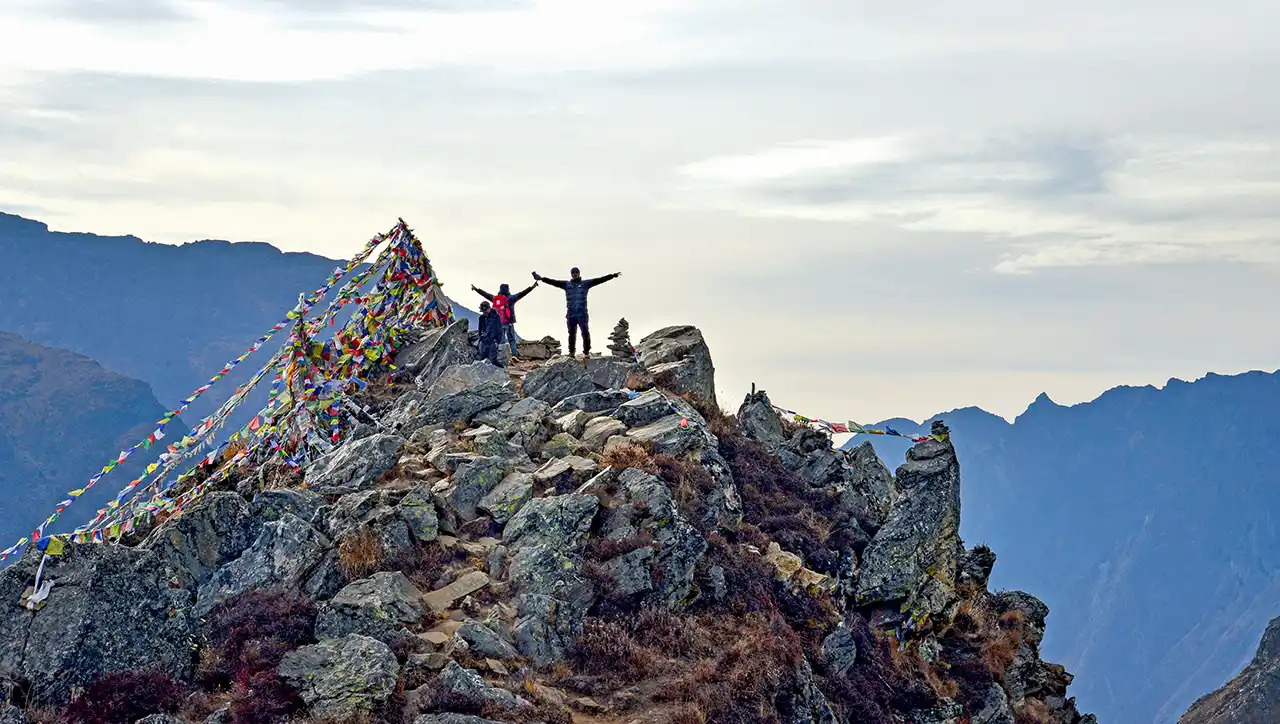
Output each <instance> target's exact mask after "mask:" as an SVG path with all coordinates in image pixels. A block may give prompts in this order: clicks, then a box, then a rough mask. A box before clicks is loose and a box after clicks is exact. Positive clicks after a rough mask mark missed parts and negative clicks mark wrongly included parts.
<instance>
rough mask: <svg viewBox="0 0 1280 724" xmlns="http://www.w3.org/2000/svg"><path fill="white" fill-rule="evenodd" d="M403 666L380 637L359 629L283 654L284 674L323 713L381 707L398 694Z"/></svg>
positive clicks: (340, 713) (345, 714) (353, 712)
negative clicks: (366, 634)
mask: <svg viewBox="0 0 1280 724" xmlns="http://www.w3.org/2000/svg"><path fill="white" fill-rule="evenodd" d="M399 675H400V666H399V664H397V663H396V657H395V654H392V653H391V649H389V648H387V645H386V644H384V643H382V642H381V641H377V640H375V639H371V638H369V637H367V636H361V635H359V634H349V635H347V636H345V637H343V638H340V639H329V640H327V641H321V642H320V643H318V644H315V645H314V646H304V647H302V648H300V649H298V650H296V651H292V652H290V653H288V654H286V655H285V657H284V659H283V660H282V661H281V662H280V678H281V679H283V680H284V681H285V682H286V683H288V684H290V685H291V686H293V688H295V689H297V690H298V692H299V693H300V694H301V696H302V699H303V701H305V702H306V703H307V706H308V707H310V708H311V710H312V711H313V712H315V713H316V714H318V715H320V716H332V717H339V718H341V717H356V716H360V715H362V714H364V715H367V714H372V713H375V712H377V711H379V710H380V709H381V708H382V706H383V705H384V704H386V703H387V700H389V699H390V698H391V695H392V694H394V693H395V690H396V681H397V680H398V679H399Z"/></svg>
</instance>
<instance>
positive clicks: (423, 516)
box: [396, 485, 440, 543]
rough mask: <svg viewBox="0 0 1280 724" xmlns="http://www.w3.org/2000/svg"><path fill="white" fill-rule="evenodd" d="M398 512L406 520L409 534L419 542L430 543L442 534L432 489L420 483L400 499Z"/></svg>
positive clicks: (397, 507)
mask: <svg viewBox="0 0 1280 724" xmlns="http://www.w3.org/2000/svg"><path fill="white" fill-rule="evenodd" d="M396 514H397V515H399V517H400V519H401V520H403V521H404V524H405V526H406V528H407V529H408V531H409V536H410V537H411V538H412V539H413V540H414V541H416V542H418V543H430V542H431V541H433V540H435V539H436V538H437V537H439V535H440V518H439V516H438V515H437V514H436V504H435V501H434V498H433V497H432V495H431V491H430V490H429V489H428V488H427V487H426V486H425V485H420V486H418V487H416V488H414V489H412V490H410V491H409V492H408V493H407V494H405V496H404V498H402V499H401V500H400V503H399V504H398V505H397V506H396Z"/></svg>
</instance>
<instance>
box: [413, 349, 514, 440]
mask: <svg viewBox="0 0 1280 724" xmlns="http://www.w3.org/2000/svg"><path fill="white" fill-rule="evenodd" d="M517 399H519V396H518V395H516V393H515V390H513V389H511V377H510V376H509V375H508V374H507V371H506V370H504V369H502V368H499V367H494V366H493V365H491V364H489V363H488V362H472V363H471V364H468V365H457V366H454V367H450V368H449V369H447V370H445V372H444V374H442V375H441V376H440V378H439V379H438V380H436V381H435V383H433V384H432V385H431V388H430V389H429V390H427V394H426V397H425V398H424V399H423V400H422V401H421V413H420V414H419V416H418V418H417V419H418V421H419V422H421V423H422V424H423V425H432V424H438V423H446V422H459V421H461V422H469V421H471V420H472V419H473V418H474V417H476V416H477V415H479V414H481V413H483V412H487V411H489V410H493V409H496V408H499V407H501V406H502V405H505V404H507V403H513V402H515V401H516V400H517Z"/></svg>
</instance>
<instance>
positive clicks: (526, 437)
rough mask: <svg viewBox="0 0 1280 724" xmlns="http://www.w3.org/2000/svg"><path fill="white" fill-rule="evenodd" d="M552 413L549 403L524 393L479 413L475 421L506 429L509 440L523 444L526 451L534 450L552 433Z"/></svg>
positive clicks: (498, 428) (502, 429)
mask: <svg viewBox="0 0 1280 724" xmlns="http://www.w3.org/2000/svg"><path fill="white" fill-rule="evenodd" d="M550 415H551V406H550V405H548V404H547V403H545V402H543V401H542V400H539V399H537V398H534V397H525V398H523V399H520V400H516V401H515V402H508V403H506V404H504V405H502V406H500V407H498V408H496V409H493V410H490V411H488V412H482V413H480V414H479V415H477V416H476V422H479V423H483V424H485V425H488V426H490V427H492V428H495V429H497V430H499V431H501V432H504V433H506V434H507V435H508V436H509V438H508V439H509V440H510V442H512V443H513V444H516V445H519V446H521V447H523V448H524V449H525V451H526V452H533V451H534V450H536V449H537V448H538V447H540V446H541V445H542V444H543V443H544V442H546V441H547V439H548V438H549V437H550V436H551V426H550V424H548V418H549V417H550Z"/></svg>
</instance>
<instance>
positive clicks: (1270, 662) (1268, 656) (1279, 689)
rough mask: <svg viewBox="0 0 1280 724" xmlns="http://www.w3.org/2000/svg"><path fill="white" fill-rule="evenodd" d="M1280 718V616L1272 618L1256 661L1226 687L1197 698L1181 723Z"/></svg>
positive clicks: (1265, 722) (1258, 722)
mask: <svg viewBox="0 0 1280 724" xmlns="http://www.w3.org/2000/svg"><path fill="white" fill-rule="evenodd" d="M1276 721H1280V618H1274V619H1271V623H1270V624H1268V625H1267V630H1266V632H1265V633H1263V634H1262V643H1260V644H1259V645H1258V651H1257V653H1256V654H1254V657H1253V660H1252V661H1250V662H1249V665H1248V666H1246V667H1245V668H1244V671H1241V672H1240V674H1239V675H1238V676H1236V677H1235V678H1234V679H1232V680H1231V681H1229V682H1227V684H1226V685H1225V686H1223V687H1222V688H1221V689H1218V690H1217V691H1215V692H1213V693H1212V694H1208V695H1206V696H1204V697H1202V698H1201V699H1200V700H1198V701H1197V702H1196V703H1195V704H1193V705H1192V706H1191V708H1190V709H1189V710H1188V711H1187V713H1186V714H1183V715H1182V718H1181V719H1179V720H1178V724H1270V723H1271V722H1276Z"/></svg>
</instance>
